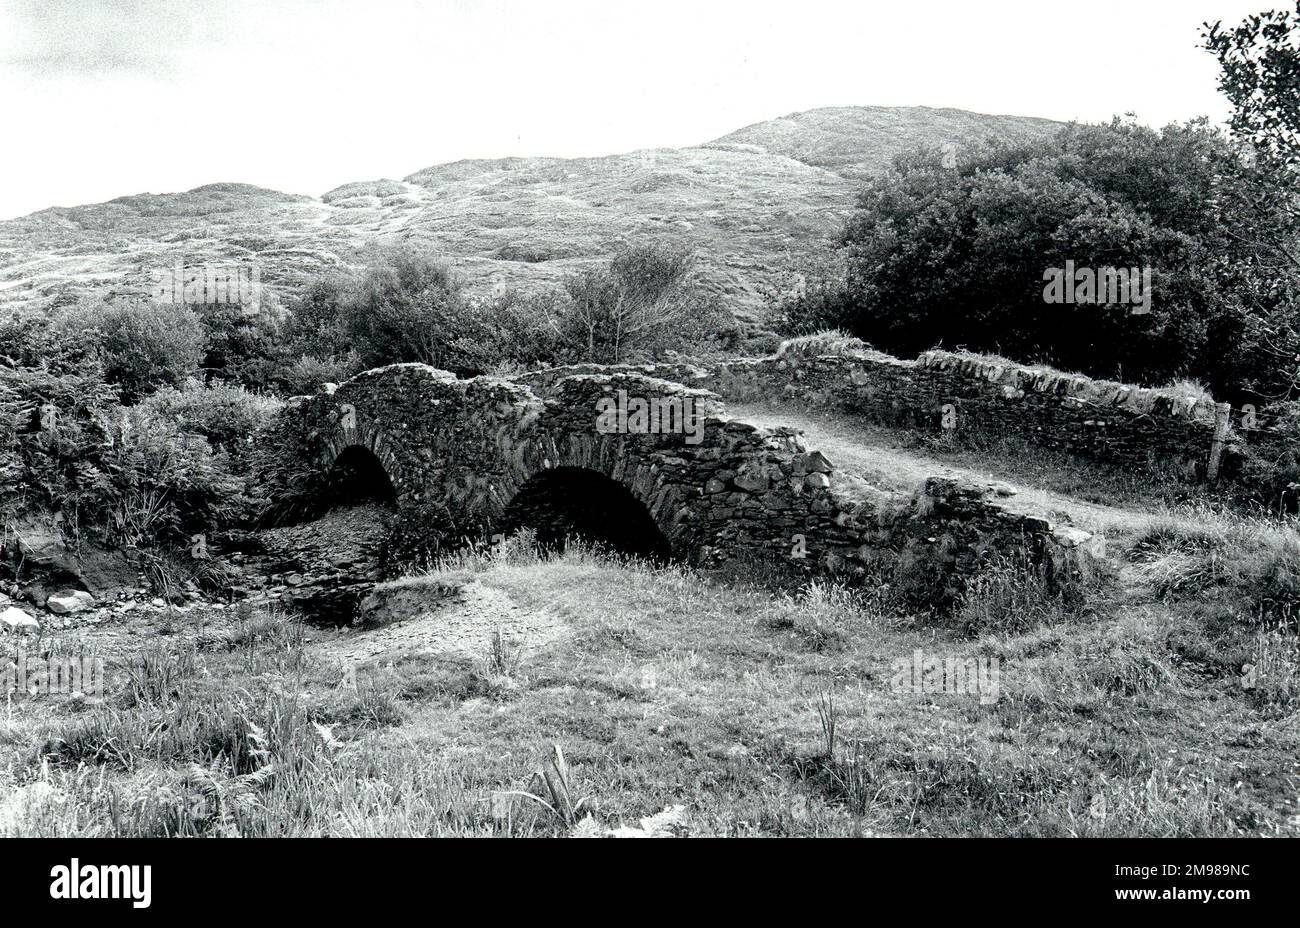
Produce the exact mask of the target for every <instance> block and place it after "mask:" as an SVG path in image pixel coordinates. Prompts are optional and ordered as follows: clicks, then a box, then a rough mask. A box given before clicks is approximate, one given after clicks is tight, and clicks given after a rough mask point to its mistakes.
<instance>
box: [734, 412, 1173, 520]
mask: <svg viewBox="0 0 1300 928" xmlns="http://www.w3.org/2000/svg"><path fill="white" fill-rule="evenodd" d="M727 411H728V412H729V413H730V414H731V415H733V416H735V417H736V418H738V419H743V420H745V421H746V422H752V423H753V424H755V425H761V426H768V427H772V426H778V425H787V426H793V427H795V428H798V429H802V430H803V433H804V438H805V439H807V441H808V446H809V447H810V448H814V449H816V450H819V451H821V452H822V453H823V454H825V455H826V456H827V457H828V458H830V460H831V463H832V464H834V465H835V468H836V470H840V471H847V472H849V473H852V474H855V475H857V476H860V477H863V478H864V479H866V480H867V481H868V482H869V483H871V484H873V485H875V486H878V487H880V488H882V489H894V490H914V489H916V488H917V487H918V486H920V484H921V482H922V481H924V480H925V479H926V478H927V477H936V476H949V477H965V478H967V479H970V480H974V481H977V482H1000V483H1008V484H1010V485H1011V486H1013V487H1015V488H1016V490H1017V491H1018V492H1017V493H1016V494H1015V495H1014V496H1012V497H1010V498H1008V499H1006V500H1004V502H1005V503H1006V505H1008V506H1009V507H1010V508H1012V509H1014V510H1016V511H1020V512H1034V513H1045V514H1047V515H1048V516H1053V515H1056V516H1057V517H1058V518H1059V516H1060V515H1062V514H1063V515H1065V516H1067V517H1068V519H1069V521H1070V522H1071V523H1073V524H1074V525H1077V526H1078V527H1080V528H1082V529H1086V530H1087V531H1090V532H1101V533H1103V534H1106V535H1108V536H1116V535H1126V534H1131V533H1133V532H1135V531H1138V530H1140V529H1142V528H1144V527H1145V526H1147V525H1149V524H1150V523H1151V521H1152V520H1153V519H1155V518H1158V516H1156V515H1155V514H1153V513H1151V512H1147V511H1143V510H1142V509H1138V508H1131V509H1130V508H1125V507H1121V506H1111V505H1105V504H1100V503H1094V502H1088V501H1085V500H1082V499H1079V498H1077V497H1074V496H1069V495H1066V494H1063V493H1057V492H1054V491H1052V490H1045V489H1040V488H1037V487H1033V486H1030V485H1028V484H1026V483H1025V482H1024V480H1023V478H1019V477H1018V476H1017V475H1016V474H1014V473H1008V472H1005V471H993V470H984V469H980V468H974V467H969V466H964V465H959V464H952V463H948V462H945V461H943V460H941V459H939V458H938V457H935V456H933V455H930V454H927V453H926V452H925V451H923V450H919V449H912V448H903V447H900V446H899V444H898V442H899V441H900V440H901V438H900V437H899V436H897V435H896V434H892V433H890V432H889V431H888V430H885V429H881V428H878V427H872V426H869V425H863V424H861V423H855V422H853V421H852V420H851V419H847V418H844V417H840V418H836V419H827V418H822V417H820V416H816V415H814V414H810V413H807V412H803V411H800V410H797V409H789V408H785V407H773V406H769V405H757V404H755V405H748V404H732V403H729V404H728V405H727Z"/></svg>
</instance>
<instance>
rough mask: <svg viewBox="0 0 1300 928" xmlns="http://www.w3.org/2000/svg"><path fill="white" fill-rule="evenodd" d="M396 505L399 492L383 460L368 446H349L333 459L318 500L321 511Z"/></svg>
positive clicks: (392, 507)
mask: <svg viewBox="0 0 1300 928" xmlns="http://www.w3.org/2000/svg"><path fill="white" fill-rule="evenodd" d="M360 505H380V506H384V507H387V508H390V509H396V508H397V491H396V490H395V489H394V488H393V482H392V480H391V479H390V478H389V476H388V472H387V471H386V470H384V465H383V462H381V461H380V460H379V458H378V457H376V456H375V453H374V452H373V451H371V450H370V449H369V448H365V447H363V446H361V445H348V446H347V447H346V448H344V449H343V450H342V451H341V452H339V456H338V457H337V458H335V459H334V464H333V466H331V467H330V470H329V473H328V474H327V475H326V478H325V487H324V490H323V491H322V493H321V494H320V497H319V500H318V506H317V508H318V510H319V512H320V513H322V514H323V513H326V512H329V511H330V510H331V509H340V508H343V507H347V506H360Z"/></svg>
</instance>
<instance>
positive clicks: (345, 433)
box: [324, 417, 411, 503]
mask: <svg viewBox="0 0 1300 928" xmlns="http://www.w3.org/2000/svg"><path fill="white" fill-rule="evenodd" d="M349 449H360V450H362V451H365V452H368V453H369V454H370V455H371V456H372V457H373V458H374V459H375V460H376V461H377V462H378V463H379V465H380V467H381V468H382V469H383V472H384V475H385V476H386V477H387V478H388V481H389V484H390V485H391V486H392V488H393V494H394V496H395V498H396V501H397V502H399V503H400V502H401V501H402V500H403V499H404V498H405V497H406V496H407V495H408V494H409V492H410V489H411V488H410V486H409V482H408V480H407V479H406V473H405V470H406V469H405V468H404V467H403V466H402V463H401V459H400V457H399V456H398V455H397V453H396V452H395V449H394V448H393V447H392V443H391V442H389V440H388V439H387V437H386V436H385V435H384V432H383V430H382V428H380V427H379V426H378V425H377V424H375V420H373V419H371V418H369V417H366V418H361V419H359V421H358V423H357V424H356V425H355V426H353V427H351V428H342V427H340V428H337V429H334V430H331V431H330V432H329V434H328V437H327V439H326V441H325V450H324V457H325V461H324V463H325V464H326V466H328V467H330V468H333V467H335V466H337V464H338V462H339V460H340V459H341V458H342V457H343V456H344V454H346V453H347V452H348V451H349Z"/></svg>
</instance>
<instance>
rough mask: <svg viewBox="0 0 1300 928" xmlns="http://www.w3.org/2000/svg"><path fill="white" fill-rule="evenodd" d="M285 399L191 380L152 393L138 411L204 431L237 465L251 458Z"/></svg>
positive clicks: (196, 431)
mask: <svg viewBox="0 0 1300 928" xmlns="http://www.w3.org/2000/svg"><path fill="white" fill-rule="evenodd" d="M283 405H284V403H283V402H282V401H281V400H279V399H276V398H274V397H271V396H267V395H265V394H260V393H254V392H252V391H250V390H248V389H247V388H245V387H242V386H240V385H238V384H228V383H218V384H213V385H210V386H204V385H203V384H200V383H196V382H195V381H188V382H187V383H186V384H185V385H184V387H183V388H182V389H175V388H172V387H168V388H165V389H162V390H159V391H158V392H157V393H155V394H153V395H152V396H150V397H149V398H148V399H146V400H145V401H144V402H142V403H141V404H140V405H139V406H138V407H137V411H139V412H140V413H142V414H144V415H146V416H148V417H150V418H163V419H168V420H170V421H172V422H173V423H175V425H176V426H177V427H178V428H179V429H181V430H182V431H184V432H189V433H191V434H194V435H201V436H203V438H204V439H206V440H207V442H208V443H209V444H210V445H211V446H212V448H213V449H214V450H216V451H220V452H224V453H226V454H228V455H229V456H230V458H231V462H232V463H233V464H234V465H235V466H236V467H242V466H243V464H244V463H245V462H246V461H247V460H248V457H249V449H250V448H252V446H253V445H254V444H255V442H256V441H257V437H258V435H259V433H260V432H261V431H262V430H263V429H264V428H266V426H267V424H268V423H269V422H270V421H271V418H272V416H274V415H275V414H276V413H277V412H278V411H279V410H280V409H281V408H282V407H283Z"/></svg>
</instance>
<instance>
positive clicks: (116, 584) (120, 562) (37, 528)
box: [12, 517, 136, 599]
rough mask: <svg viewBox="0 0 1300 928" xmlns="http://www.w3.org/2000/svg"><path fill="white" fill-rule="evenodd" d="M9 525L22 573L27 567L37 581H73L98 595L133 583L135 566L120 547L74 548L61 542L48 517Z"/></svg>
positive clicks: (112, 594)
mask: <svg viewBox="0 0 1300 928" xmlns="http://www.w3.org/2000/svg"><path fill="white" fill-rule="evenodd" d="M12 529H13V533H14V538H15V541H16V544H15V546H14V547H15V549H16V551H15V554H16V555H17V557H16V558H15V560H19V561H21V562H22V563H23V564H24V574H27V573H28V572H29V571H30V573H31V574H32V575H34V576H35V578H36V580H37V585H40V583H41V581H42V580H43V581H44V583H45V584H48V585H49V586H54V585H55V584H71V583H75V584H76V585H77V586H80V587H84V588H85V589H87V590H90V591H91V592H92V593H94V594H95V595H96V596H98V597H100V598H101V599H104V598H107V599H112V598H115V597H116V596H117V594H118V593H121V592H127V591H130V590H131V589H132V588H133V587H134V586H135V573H136V571H135V568H134V567H132V566H131V563H130V561H129V560H128V558H127V556H126V555H125V554H123V553H122V552H121V551H112V550H106V549H101V548H95V547H93V546H90V545H82V546H81V547H80V550H78V551H74V550H73V549H72V548H70V547H68V545H67V544H66V543H65V542H64V540H63V534H62V532H61V531H60V530H59V526H58V525H56V524H55V523H54V522H52V521H50V520H49V519H42V518H35V517H30V518H28V519H25V520H23V521H22V522H19V523H17V524H15V525H13V526H12ZM40 592H42V593H43V590H42V591H40ZM41 598H42V599H43V598H44V597H43V596H42V597H41Z"/></svg>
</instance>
